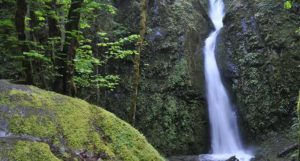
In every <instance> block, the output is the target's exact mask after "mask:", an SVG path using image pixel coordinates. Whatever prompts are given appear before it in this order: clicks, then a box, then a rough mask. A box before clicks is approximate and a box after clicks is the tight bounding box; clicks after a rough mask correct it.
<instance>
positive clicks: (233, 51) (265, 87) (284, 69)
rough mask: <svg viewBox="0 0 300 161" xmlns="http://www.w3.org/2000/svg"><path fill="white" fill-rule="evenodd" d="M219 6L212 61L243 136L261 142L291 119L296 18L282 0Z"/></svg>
mask: <svg viewBox="0 0 300 161" xmlns="http://www.w3.org/2000/svg"><path fill="white" fill-rule="evenodd" d="M224 2H225V4H226V8H227V11H226V12H227V14H226V17H225V19H224V28H223V31H222V36H221V37H220V41H219V48H218V54H217V55H218V60H219V61H218V62H220V68H221V69H222V71H223V72H222V73H224V77H225V82H227V83H228V84H229V89H232V93H234V95H233V96H234V98H233V100H235V102H236V103H237V107H238V108H239V109H238V111H239V114H240V115H239V116H240V118H241V119H240V120H241V125H242V129H244V133H245V134H247V135H248V136H247V138H248V139H249V140H251V141H253V140H255V139H258V140H262V139H261V138H258V137H261V136H262V135H261V134H262V133H263V134H267V133H268V132H270V131H277V130H278V131H282V129H288V128H289V127H290V126H291V122H292V120H293V119H294V118H295V115H294V114H295V108H294V107H295V105H296V99H295V98H296V97H297V95H298V90H299V88H300V86H299V83H298V82H300V76H299V68H298V65H299V64H300V61H299V58H300V56H299V51H300V41H299V38H297V34H295V31H296V30H297V29H298V28H299V25H300V24H299V22H300V17H299V14H295V13H293V12H291V11H287V10H286V9H284V7H283V6H282V4H283V2H282V1H272V0H260V1H258V0H256V1H242V0H224ZM298 36H299V35H298ZM232 67H235V68H232ZM266 116H267V117H266Z"/></svg>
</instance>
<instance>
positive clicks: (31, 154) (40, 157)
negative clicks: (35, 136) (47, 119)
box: [9, 141, 61, 161]
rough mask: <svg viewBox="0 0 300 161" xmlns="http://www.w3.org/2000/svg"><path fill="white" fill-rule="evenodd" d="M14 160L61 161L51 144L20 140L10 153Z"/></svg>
mask: <svg viewBox="0 0 300 161" xmlns="http://www.w3.org/2000/svg"><path fill="white" fill-rule="evenodd" d="M9 156H10V160H13V161H46V160H47V161H61V160H60V159H58V158H57V157H56V156H54V155H53V154H52V152H51V151H50V148H49V145H47V144H45V143H38V142H26V141H19V142H18V143H17V144H16V145H15V146H14V149H13V150H12V151H11V152H10V154H9Z"/></svg>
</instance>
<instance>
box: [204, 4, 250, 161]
mask: <svg viewBox="0 0 300 161" xmlns="http://www.w3.org/2000/svg"><path fill="white" fill-rule="evenodd" d="M224 15H225V11H224V3H223V1H222V0H210V6H209V16H210V18H211V20H212V22H213V25H214V27H215V31H213V32H212V33H211V34H210V35H209V37H208V38H207V39H206V41H205V47H204V54H205V55H204V57H205V62H204V66H205V81H206V89H207V100H208V109H209V121H210V126H211V139H212V141H211V144H212V145H211V148H212V155H207V156H206V157H210V159H211V160H226V159H228V158H229V157H232V156H236V157H237V158H238V159H239V160H240V161H249V160H250V159H251V155H248V154H247V153H246V152H245V150H244V149H243V146H242V143H241V139H240V136H239V131H238V125H237V119H236V114H235V112H234V110H233V109H232V104H231V102H230V100H229V97H228V94H227V91H226V89H225V87H224V85H223V84H222V79H221V76H220V71H219V69H218V65H217V62H216V57H215V48H216V43H217V37H218V35H219V32H220V31H221V29H222V28H223V18H224Z"/></svg>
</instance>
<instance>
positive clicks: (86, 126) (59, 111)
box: [0, 82, 164, 161]
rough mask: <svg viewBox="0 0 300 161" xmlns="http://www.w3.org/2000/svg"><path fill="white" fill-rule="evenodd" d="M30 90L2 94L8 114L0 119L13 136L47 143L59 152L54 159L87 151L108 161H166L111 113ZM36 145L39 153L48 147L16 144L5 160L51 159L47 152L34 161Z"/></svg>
mask: <svg viewBox="0 0 300 161" xmlns="http://www.w3.org/2000/svg"><path fill="white" fill-rule="evenodd" d="M0 83H1V82H0ZM22 87H24V86H22ZM28 89H29V91H30V92H28V91H24V90H18V89H12V90H8V91H5V92H2V93H1V91H0V95H1V97H0V109H1V108H4V107H8V108H9V110H10V112H9V113H6V112H2V113H1V114H2V115H4V116H5V117H4V118H5V119H6V121H7V122H8V123H9V124H8V127H9V131H10V132H11V133H13V135H16V136H20V135H26V136H29V137H34V138H40V139H42V140H47V143H48V144H49V145H50V146H51V147H52V146H53V147H56V148H57V150H56V153H57V154H55V155H56V156H59V157H61V158H63V159H71V160H73V159H75V158H76V156H74V154H75V153H76V152H83V151H87V152H88V153H89V154H91V155H95V156H99V155H100V154H105V155H107V157H106V160H124V161H132V160H137V161H138V160H155V161H159V160H164V159H163V158H162V157H161V156H160V155H159V154H158V152H157V151H156V150H155V149H154V148H153V147H152V146H151V145H150V144H148V142H147V140H146V139H145V138H144V137H143V136H142V135H141V134H140V133H139V132H138V131H137V130H135V129H134V128H132V127H131V126H130V125H129V124H127V123H125V122H123V121H122V120H120V119H118V118H117V117H115V116H114V115H113V114H111V113H109V112H107V111H104V110H103V109H101V108H99V107H96V106H93V105H90V104H88V103H87V102H85V101H83V100H80V99H75V98H70V97H67V96H63V95H59V94H56V93H53V92H47V91H43V90H40V89H38V88H35V87H29V88H28ZM38 145H41V151H45V150H47V147H46V146H48V145H47V144H44V143H34V142H18V144H17V145H16V146H14V147H15V148H12V149H11V152H10V154H15V156H14V155H9V157H10V159H12V160H20V158H22V157H25V161H27V160H30V159H33V160H37V161H39V160H53V159H51V158H50V155H48V152H47V153H46V152H45V155H41V156H40V158H39V157H37V159H35V155H39V154H40V153H41V151H38V149H37V147H38ZM48 151H49V146H48ZM70 152H72V153H70ZM30 153H33V154H32V155H33V157H30V156H29V154H30ZM49 153H50V154H51V152H50V151H49ZM42 157H44V159H41V158H42ZM56 159H57V158H56Z"/></svg>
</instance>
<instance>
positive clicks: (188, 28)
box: [100, 0, 212, 156]
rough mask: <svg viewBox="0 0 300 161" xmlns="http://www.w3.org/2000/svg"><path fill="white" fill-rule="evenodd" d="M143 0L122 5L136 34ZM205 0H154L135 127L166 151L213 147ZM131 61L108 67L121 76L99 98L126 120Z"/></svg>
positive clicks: (188, 151)
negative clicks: (207, 88)
mask: <svg viewBox="0 0 300 161" xmlns="http://www.w3.org/2000/svg"><path fill="white" fill-rule="evenodd" d="M139 2H140V1H139V0H131V1H124V2H122V3H124V5H123V6H120V7H119V8H118V9H119V10H118V12H119V13H120V14H119V15H120V23H122V25H124V26H125V27H126V28H128V29H129V30H130V31H131V32H132V33H138V28H139V27H138V26H139V22H138V20H139ZM206 3H207V1H199V0H184V1H183V0H167V1H166V0H150V1H149V5H148V16H147V34H146V39H147V40H146V42H147V45H145V47H144V50H143V52H142V53H141V81H140V88H139V96H138V104H137V113H136V118H137V120H136V125H135V126H136V127H137V128H138V129H139V130H140V131H141V132H142V133H143V134H144V135H145V136H146V137H147V138H148V140H149V142H150V143H151V144H152V145H153V146H155V147H157V149H158V150H159V151H160V152H161V153H163V154H164V155H166V156H171V155H179V154H180V155H184V154H186V155H188V154H200V153H201V152H204V151H205V150H207V147H208V140H209V139H208V131H209V130H208V119H207V114H206V103H205V100H204V97H205V87H204V83H203V82H204V71H203V63H202V62H203V59H202V57H203V53H202V49H203V46H204V41H205V39H206V37H207V36H208V34H209V32H210V30H212V28H211V25H209V24H210V21H208V18H207V12H206V10H207V8H205V7H206V6H207V4H206ZM125 4H126V5H125ZM131 66H132V65H131V64H129V63H124V64H120V63H119V62H117V63H116V64H113V63H112V64H110V65H108V66H107V68H108V69H109V71H114V73H115V72H117V74H120V78H121V80H122V81H121V84H120V86H119V87H117V89H116V90H114V91H113V92H111V91H107V92H103V95H102V97H101V98H103V99H102V100H101V102H100V104H101V105H102V106H105V107H106V108H107V109H108V110H109V111H111V112H113V113H115V114H116V115H117V116H119V117H121V118H124V119H126V118H127V114H128V107H130V104H129V103H130V91H131V82H132V80H131V75H132V68H131Z"/></svg>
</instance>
